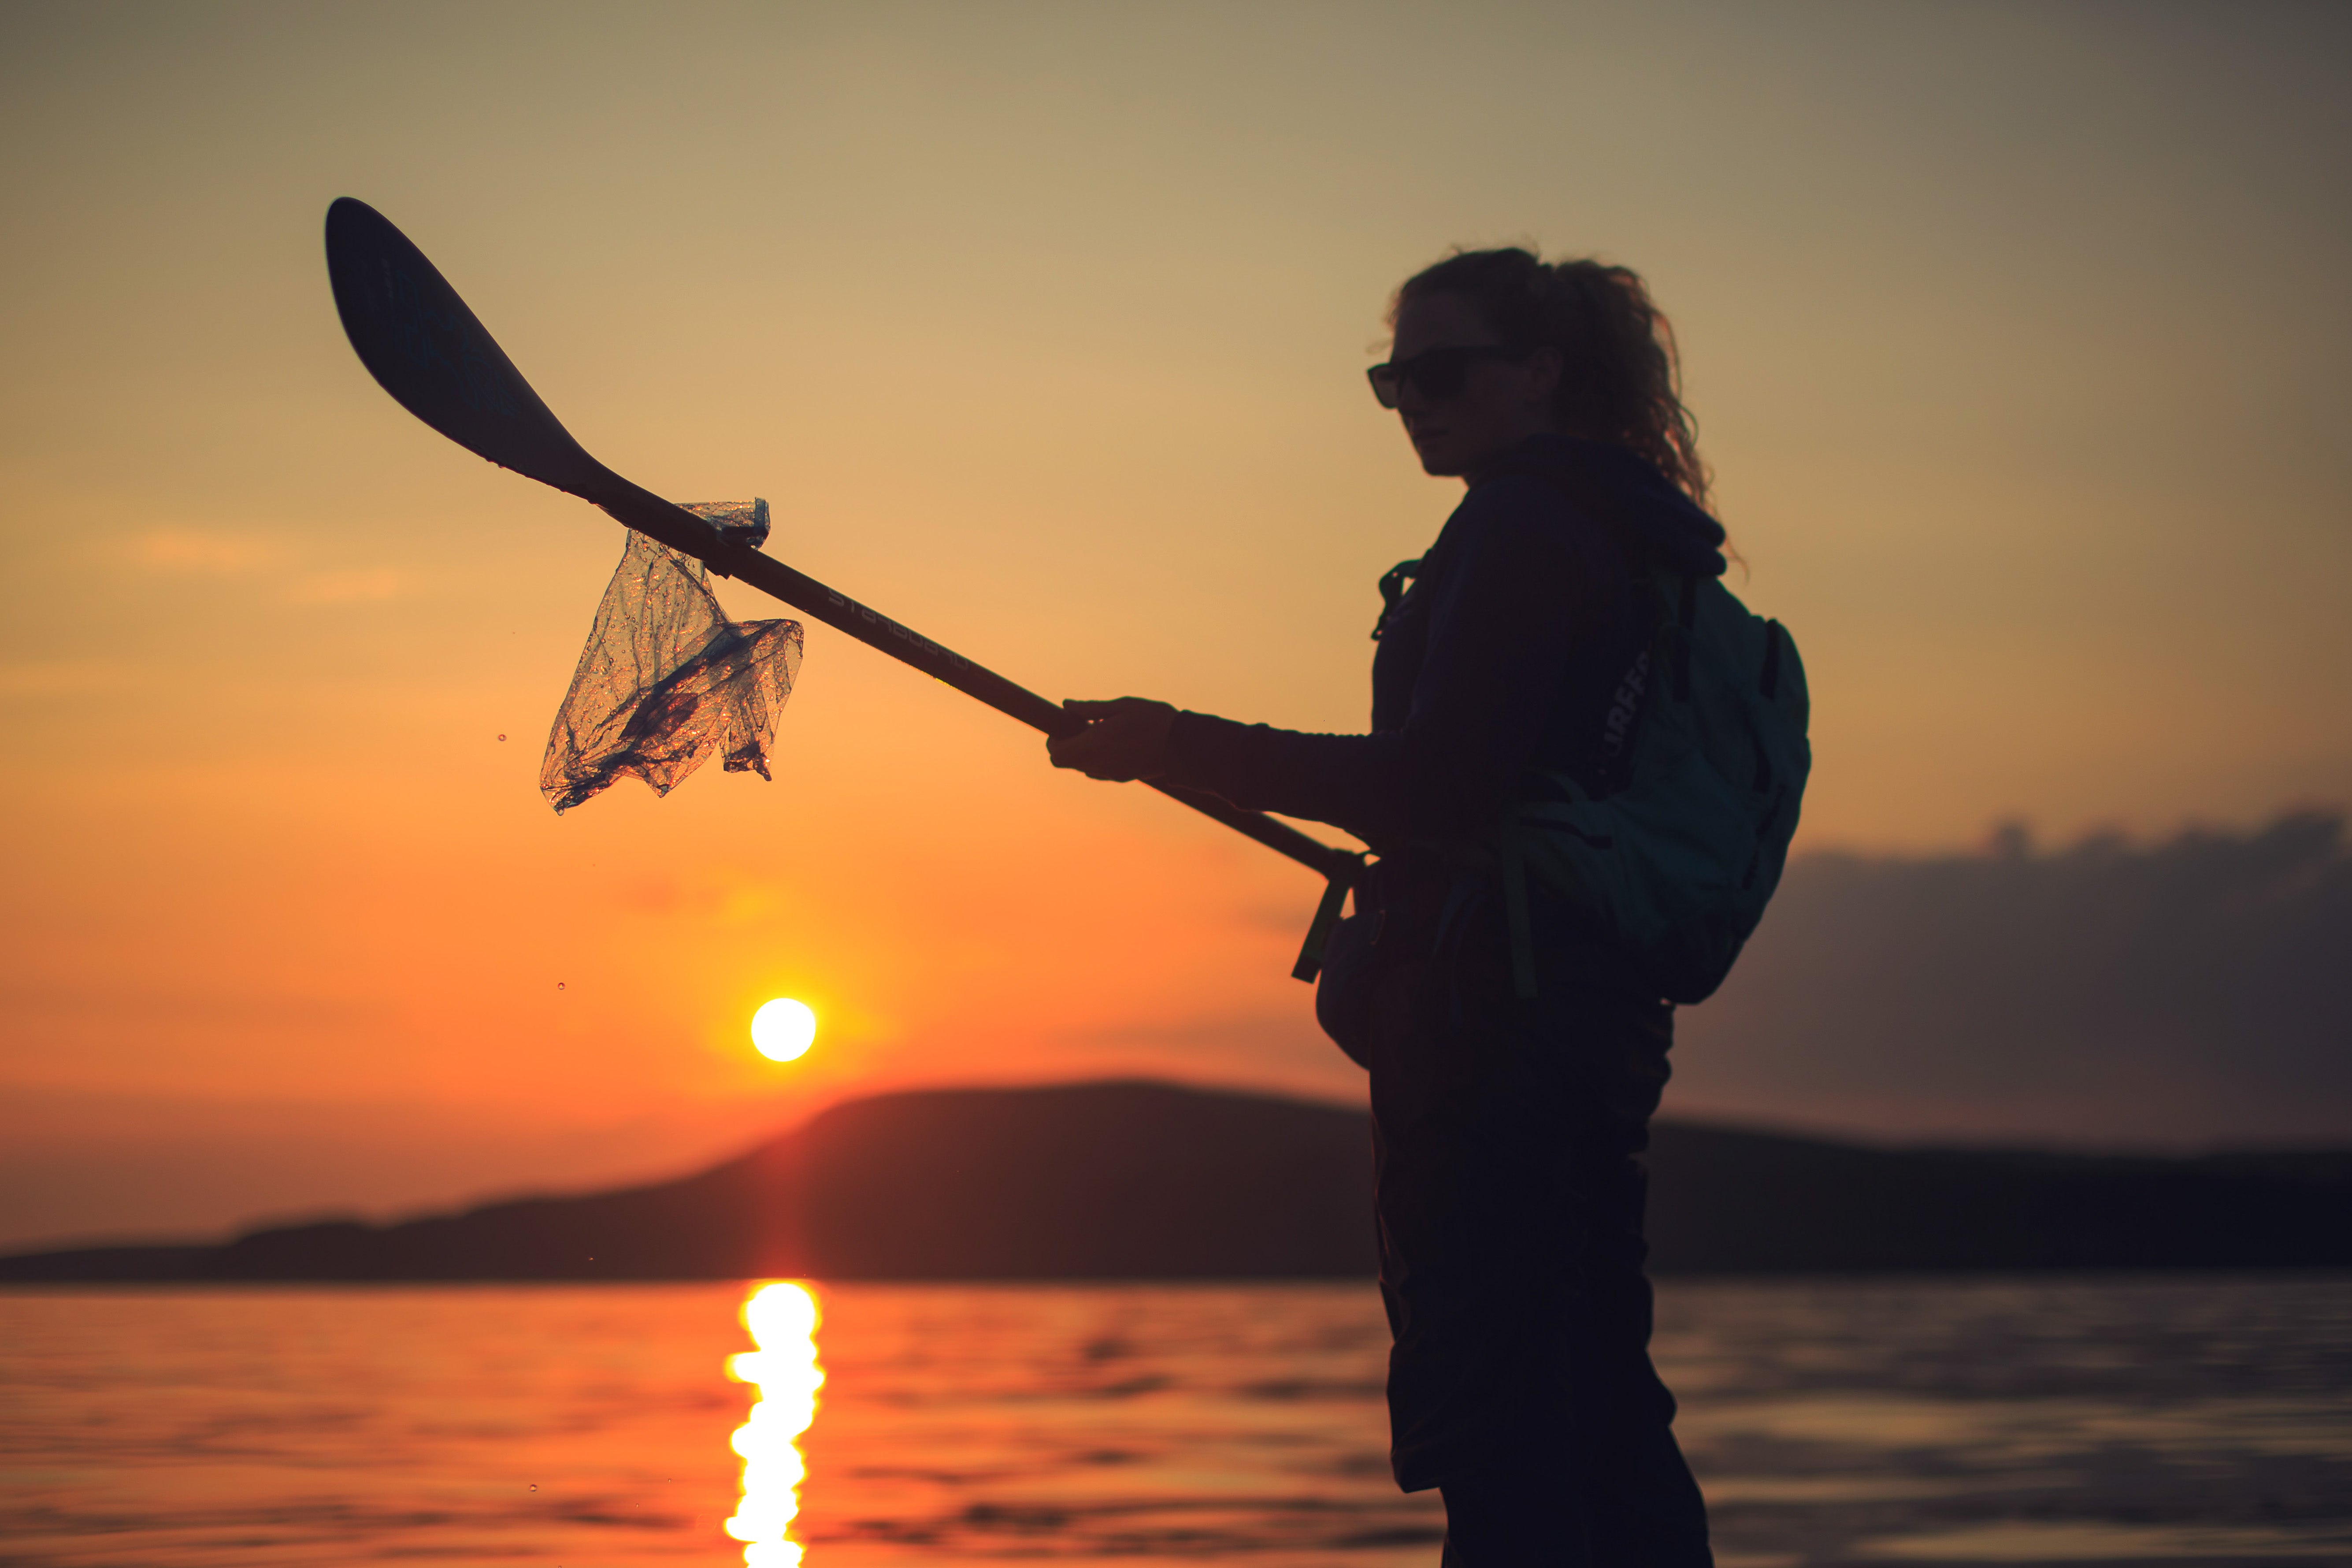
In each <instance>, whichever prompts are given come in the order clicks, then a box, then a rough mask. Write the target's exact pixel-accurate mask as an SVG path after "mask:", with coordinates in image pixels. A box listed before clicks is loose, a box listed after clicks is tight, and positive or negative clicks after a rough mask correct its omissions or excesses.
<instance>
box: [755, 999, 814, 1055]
mask: <svg viewBox="0 0 2352 1568" xmlns="http://www.w3.org/2000/svg"><path fill="white" fill-rule="evenodd" d="M815 1039H816V1014H815V1012H814V1011H813V1010H812V1009H811V1008H810V1006H809V1005H808V1004H807V1003H805V1002H794V1001H793V1000H792V999H791V998H789V997H783V996H779V997H777V998H776V999H775V1000H774V1001H772V1002H771V1003H769V1004H767V1005H765V1006H763V1007H761V1009H760V1010H759V1011H758V1012H756V1013H754V1014H752V1015H751V1043H752V1044H753V1045H754V1046H757V1047H759V1048H760V1054H761V1056H763V1057H766V1058H768V1059H769V1060H770V1061H778V1062H788V1061H792V1060H793V1059H794V1058H798V1057H800V1056H803V1055H804V1054H806V1052H807V1051H808V1048H809V1047H810V1045H812V1044H813V1043H814V1041H815Z"/></svg>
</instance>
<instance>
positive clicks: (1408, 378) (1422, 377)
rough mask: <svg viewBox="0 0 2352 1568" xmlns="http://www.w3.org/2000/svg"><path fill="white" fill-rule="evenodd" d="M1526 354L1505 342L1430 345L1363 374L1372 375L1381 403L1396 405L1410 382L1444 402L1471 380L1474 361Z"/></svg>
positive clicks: (1373, 385)
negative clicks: (1406, 358) (1446, 345)
mask: <svg viewBox="0 0 2352 1568" xmlns="http://www.w3.org/2000/svg"><path fill="white" fill-rule="evenodd" d="M1527 356H1528V351H1527V350H1525V349H1515V348H1511V347H1509V346H1508V345H1507V344H1503V343H1463V344H1461V345H1459V346H1457V347H1454V348H1445V349H1427V350H1424V351H1423V352H1422V353H1417V354H1415V355H1413V356H1412V358H1411V359H1409V360H1394V361H1391V362H1390V363H1386V364H1376V365H1374V366H1372V368H1371V369H1370V370H1368V371H1366V372H1365V373H1364V374H1365V375H1366V376H1368V377H1369V378H1370V381H1371V384H1372V395H1373V396H1374V397H1377V398H1379V399H1380V400H1381V407H1383V408H1394V407H1395V406H1396V405H1397V395H1399V394H1400V393H1402V391H1403V390H1404V389H1405V388H1406V387H1408V386H1410V387H1412V389H1413V390H1414V391H1415V392H1418V393H1419V394H1421V395H1423V397H1426V398H1428V399H1429V400H1430V401H1431V402H1432V403H1443V402H1444V401H1445V400H1446V399H1447V398H1449V397H1459V396H1461V395H1462V389H1463V388H1464V387H1465V386H1467V385H1468V384H1470V367H1471V366H1472V365H1474V364H1477V363H1480V362H1481V361H1484V360H1490V359H1525V358H1527Z"/></svg>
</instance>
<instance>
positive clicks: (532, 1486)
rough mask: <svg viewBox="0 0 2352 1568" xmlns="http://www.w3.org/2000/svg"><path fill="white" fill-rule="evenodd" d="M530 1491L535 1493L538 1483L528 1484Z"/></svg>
mask: <svg viewBox="0 0 2352 1568" xmlns="http://www.w3.org/2000/svg"><path fill="white" fill-rule="evenodd" d="M530 1489H531V1490H533V1491H537V1490H538V1489H539V1483H538V1482H537V1481H533V1482H531V1483H530Z"/></svg>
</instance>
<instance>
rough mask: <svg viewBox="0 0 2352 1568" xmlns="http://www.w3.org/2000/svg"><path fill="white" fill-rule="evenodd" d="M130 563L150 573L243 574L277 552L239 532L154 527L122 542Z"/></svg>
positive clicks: (272, 558)
mask: <svg viewBox="0 0 2352 1568" xmlns="http://www.w3.org/2000/svg"><path fill="white" fill-rule="evenodd" d="M123 553H124V554H125V555H126V556H127V557H128V558H129V559H130V560H131V563H133V564H135V565H139V566H143V567H145V568H147V569H148V570H149V571H151V572H162V573H168V574H174V575H180V576H201V577H242V576H247V575H249V574H253V573H255V572H258V571H260V570H261V569H262V568H264V567H266V566H268V565H269V564H271V563H273V562H275V561H276V560H277V559H278V551H277V550H276V549H275V548H274V547H273V546H271V545H269V544H268V543H267V542H263V541H261V540H258V539H251V538H247V537H245V536H243V535H240V534H229V533H205V532H202V531H198V530H195V529H190V528H155V529H149V530H148V531H146V532H144V533H139V534H134V535H132V536H131V538H130V539H128V540H126V541H124V542H123Z"/></svg>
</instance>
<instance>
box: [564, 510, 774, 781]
mask: <svg viewBox="0 0 2352 1568" xmlns="http://www.w3.org/2000/svg"><path fill="white" fill-rule="evenodd" d="M686 510H688V511H691V512H693V513H694V514H695V515H697V516H698V517H700V518H703V519H704V520H706V521H709V522H713V523H716V524H718V525H719V527H720V528H722V529H725V530H727V531H730V533H733V534H734V535H735V536H736V537H738V538H740V539H741V540H742V541H743V542H746V543H749V544H752V545H758V544H760V543H761V542H764V541H765V540H766V539H767V537H768V503H767V502H766V501H764V500H752V501H715V502H705V503H702V504H699V505H690V506H688V508H687V509H686ZM800 667H801V626H800V623H799V622H798V621H786V620H773V621H730V620H729V619H728V618H727V616H726V614H725V612H723V611H722V610H720V609H719V601H718V600H717V599H715V598H713V597H712V596H711V593H710V587H709V573H708V572H707V571H706V569H705V568H704V566H703V564H702V563H701V562H699V561H697V560H694V559H693V558H692V557H690V556H686V555H681V554H679V553H678V552H677V551H675V550H672V549H670V548H669V547H668V546H667V545H666V544H660V543H656V542H655V541H653V540H651V539H648V538H646V536H645V535H644V534H642V533H637V532H634V531H632V532H631V533H630V535H629V544H628V549H627V550H626V551H625V552H623V554H622V556H621V564H620V566H619V568H618V569H617V570H615V571H614V574H613V581H612V582H611V583H610V584H607V585H606V587H605V589H604V603H603V604H601V605H597V606H596V624H595V626H593V628H592V629H591V630H590V631H589V633H588V646H587V647H585V648H583V649H582V650H581V654H580V667H579V668H578V669H576V670H574V671H573V672H572V689H571V690H569V691H567V692H565V693H564V697H563V707H562V710H561V711H560V712H558V713H557V714H556V716H555V727H554V729H553V730H552V731H550V732H549V734H548V737H547V756H546V759H545V760H544V761H543V762H542V763H541V764H540V770H539V787H540V790H541V793H543V794H544V795H546V796H547V798H548V800H549V802H550V803H551V805H554V807H555V809H556V810H557V811H558V812H563V811H569V810H570V809H571V808H572V807H573V806H575V805H579V804H581V802H583V801H585V800H589V799H592V798H593V797H594V796H595V795H600V794H602V793H603V792H604V791H605V790H607V789H610V788H611V787H612V786H613V785H614V784H617V783H619V782H620V781H621V780H622V779H624V778H630V777H635V778H640V779H643V780H644V781H645V782H646V784H648V785H650V786H651V787H652V789H653V792H654V793H655V794H656V795H667V794H668V793H669V792H670V791H671V790H673V789H675V788H677V785H678V784H679V782H680V781H682V780H683V779H684V778H685V777H686V776H687V774H688V773H692V772H694V770H695V769H697V768H698V767H700V766H701V765H702V764H703V763H705V762H706V761H708V760H709V757H710V756H711V754H712V753H713V752H718V753H719V754H720V755H721V756H722V757H723V758H724V759H725V765H726V768H727V771H728V772H729V773H758V774H759V775H760V776H761V778H763V779H764V778H768V777H770V776H771V775H770V774H769V773H768V751H769V748H770V747H771V746H772V744H773V743H774V742H775V735H776V718H777V715H778V713H779V712H780V711H781V710H782V708H783V706H784V701H785V700H786V699H787V698H789V697H791V696H792V693H793V677H794V676H795V675H797V674H798V673H799V672H800Z"/></svg>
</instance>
